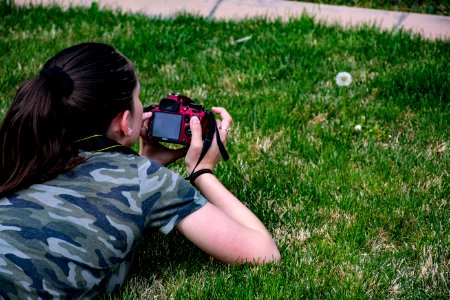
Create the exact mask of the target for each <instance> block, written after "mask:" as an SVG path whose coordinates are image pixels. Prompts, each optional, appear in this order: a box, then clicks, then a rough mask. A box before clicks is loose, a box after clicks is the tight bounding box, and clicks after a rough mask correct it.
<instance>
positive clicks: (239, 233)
mask: <svg viewBox="0 0 450 300" xmlns="http://www.w3.org/2000/svg"><path fill="white" fill-rule="evenodd" d="M213 111H214V112H216V113H219V114H220V116H221V117H222V122H221V123H220V122H218V125H219V127H220V126H223V128H228V127H229V126H230V125H231V122H232V120H231V117H230V116H229V114H228V113H227V112H226V110H225V109H223V108H213ZM191 131H192V143H191V147H190V148H189V151H188V154H187V156H186V166H187V170H188V172H192V168H193V166H194V165H195V163H196V162H197V159H198V156H199V155H200V152H201V149H202V147H203V144H202V140H201V127H200V124H198V123H197V122H196V121H195V118H193V119H192V120H191ZM226 134H227V132H226V131H225V130H220V137H221V140H222V141H223V142H224V143H225V140H226ZM219 160H220V153H219V151H218V148H217V144H216V143H214V144H213V145H212V146H211V148H210V150H209V151H208V153H207V155H206V156H205V158H204V159H203V160H202V161H201V163H200V164H199V166H198V167H197V170H200V169H204V168H207V169H211V170H212V169H213V168H214V166H215V164H216V163H217V162H218V161H219ZM195 185H196V186H197V187H198V188H199V190H200V191H201V193H202V194H203V196H204V197H205V198H206V199H207V200H208V203H207V204H206V205H205V206H204V207H202V208H200V209H199V210H197V211H196V212H194V213H192V214H191V215H189V216H188V217H186V218H184V219H183V220H182V221H180V222H179V223H178V224H177V229H178V230H179V231H180V232H181V233H182V234H183V235H185V236H186V237H187V238H188V239H189V240H191V241H192V242H193V243H194V244H195V245H197V246H198V247H199V248H201V249H202V250H203V251H205V252H206V253H208V254H210V255H212V256H214V257H216V258H217V259H219V260H221V261H223V262H225V263H229V264H233V263H243V262H250V263H256V264H261V263H267V262H272V261H278V260H280V253H279V251H278V248H277V246H276V245H275V242H274V241H273V239H272V237H271V236H270V234H269V232H268V231H267V229H266V228H265V226H264V225H263V224H262V223H261V221H260V220H259V219H258V218H257V217H256V216H255V215H254V214H253V213H252V212H251V211H250V210H249V209H248V208H247V207H246V206H245V205H244V204H242V203H241V202H240V201H239V200H238V199H237V198H236V197H235V196H234V195H233V194H232V193H231V192H230V191H228V190H227V189H226V188H225V187H224V186H223V185H222V183H220V181H219V180H218V179H217V178H216V177H215V176H214V175H212V174H203V175H201V176H199V177H198V178H197V179H196V180H195Z"/></svg>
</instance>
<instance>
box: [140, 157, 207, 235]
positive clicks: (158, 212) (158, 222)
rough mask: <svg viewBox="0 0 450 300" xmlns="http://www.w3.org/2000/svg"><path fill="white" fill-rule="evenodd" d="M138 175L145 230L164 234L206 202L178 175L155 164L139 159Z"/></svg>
mask: <svg viewBox="0 0 450 300" xmlns="http://www.w3.org/2000/svg"><path fill="white" fill-rule="evenodd" d="M138 172H139V185H140V198H141V199H142V212H143V214H144V218H145V219H144V222H145V223H144V226H145V228H153V229H158V230H159V231H161V232H162V233H164V234H167V233H169V232H170V231H171V230H172V229H173V228H174V227H175V225H176V224H177V223H178V222H179V221H181V220H182V219H183V218H185V217H187V216H188V215H190V214H191V213H193V212H194V211H196V210H197V209H199V208H201V207H202V206H203V205H205V204H206V202H207V201H206V199H205V198H203V196H202V195H201V194H200V193H199V192H198V191H197V190H196V189H195V188H194V187H193V186H192V185H191V184H189V183H188V182H187V181H186V180H184V179H183V178H182V177H181V176H180V175H178V174H177V173H175V172H173V171H171V170H169V169H167V168H165V167H164V166H162V165H161V164H159V163H157V162H154V161H149V160H147V159H145V160H141V163H140V164H139V166H138Z"/></svg>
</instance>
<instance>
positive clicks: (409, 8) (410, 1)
mask: <svg viewBox="0 0 450 300" xmlns="http://www.w3.org/2000/svg"><path fill="white" fill-rule="evenodd" d="M295 1H297V0H295ZM300 2H313V3H320V4H332V5H345V6H355V7H364V8H373V9H385V10H393V11H403V12H412V13H425V14H433V15H443V16H450V2H449V1H442V0H308V1H300Z"/></svg>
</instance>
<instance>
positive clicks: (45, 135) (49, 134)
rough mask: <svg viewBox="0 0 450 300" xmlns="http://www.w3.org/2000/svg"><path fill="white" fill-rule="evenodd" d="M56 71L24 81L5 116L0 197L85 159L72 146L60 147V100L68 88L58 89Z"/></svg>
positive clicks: (0, 137) (0, 130) (1, 135)
mask: <svg viewBox="0 0 450 300" xmlns="http://www.w3.org/2000/svg"><path fill="white" fill-rule="evenodd" d="M55 71H57V70H53V71H52V70H50V74H46V75H43V76H42V75H40V76H38V77H35V78H33V79H31V80H29V81H28V82H26V83H24V84H23V85H22V86H21V87H20V89H19V90H18V92H17V94H16V96H15V98H14V100H13V104H12V106H11V108H10V109H9V111H8V112H7V114H6V116H5V118H4V121H3V124H2V126H1V128H0V145H1V161H0V170H1V173H0V184H1V186H0V197H1V196H3V195H4V194H6V193H7V192H9V191H12V190H16V189H18V188H21V187H23V186H26V185H29V184H31V183H35V182H43V181H46V180H48V179H50V178H52V177H54V176H56V175H57V174H59V173H60V172H62V171H64V170H67V169H70V168H72V167H73V166H75V165H77V164H79V163H81V162H82V161H83V159H82V158H78V157H73V156H74V155H73V154H74V153H71V152H72V151H71V149H65V150H66V151H61V150H62V149H63V147H64V146H63V144H64V142H63V140H64V126H63V124H62V119H63V118H61V116H60V115H59V112H58V107H59V106H60V105H59V104H58V103H60V102H61V97H65V96H67V91H68V90H66V91H65V92H64V93H62V91H61V90H58V89H55V86H57V85H58V84H57V82H56V81H57V78H55V77H54V76H53V75H55V74H56V73H55ZM52 72H53V73H52ZM43 73H44V72H43ZM47 75H48V77H46V76H47ZM52 76H53V78H52ZM66 83H67V82H66ZM64 94H65V95H64ZM67 150H68V151H67Z"/></svg>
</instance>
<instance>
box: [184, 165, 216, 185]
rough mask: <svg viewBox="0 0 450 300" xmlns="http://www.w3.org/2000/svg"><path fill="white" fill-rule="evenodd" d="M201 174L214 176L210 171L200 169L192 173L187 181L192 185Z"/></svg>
mask: <svg viewBox="0 0 450 300" xmlns="http://www.w3.org/2000/svg"><path fill="white" fill-rule="evenodd" d="M203 174H214V173H213V171H211V170H210V169H201V170H198V171H195V172H192V173H191V175H189V177H188V178H186V179H188V180H189V181H190V182H191V184H192V185H194V181H195V179H197V177H199V176H200V175H203Z"/></svg>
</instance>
